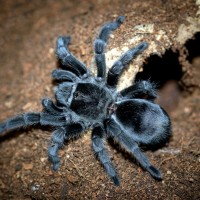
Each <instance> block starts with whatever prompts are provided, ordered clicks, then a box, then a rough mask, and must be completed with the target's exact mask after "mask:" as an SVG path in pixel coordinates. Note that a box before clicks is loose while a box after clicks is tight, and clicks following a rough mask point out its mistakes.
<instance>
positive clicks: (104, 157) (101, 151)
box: [92, 126, 120, 186]
mask: <svg viewBox="0 0 200 200" xmlns="http://www.w3.org/2000/svg"><path fill="white" fill-rule="evenodd" d="M92 147H93V150H94V152H95V154H96V155H97V158H98V159H99V161H100V162H101V164H102V165H103V167H104V169H105V170H106V172H107V174H108V175H109V176H110V177H111V179H112V181H113V182H114V183H115V185H117V186H118V185H119V184H120V182H119V178H118V175H117V173H116V170H115V168H114V166H113V165H112V163H111V160H110V158H109V155H108V153H107V151H106V149H105V146H104V142H103V129H102V128H101V127H100V126H97V127H95V128H94V129H93V131H92Z"/></svg>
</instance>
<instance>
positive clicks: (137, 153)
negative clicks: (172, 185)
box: [107, 118, 162, 180]
mask: <svg viewBox="0 0 200 200" xmlns="http://www.w3.org/2000/svg"><path fill="white" fill-rule="evenodd" d="M107 131H108V132H109V133H110V134H111V136H112V137H113V138H114V139H115V140H116V141H117V142H118V143H119V144H120V145H121V146H122V147H123V148H125V149H126V151H127V152H129V153H131V154H132V155H134V157H135V159H136V160H137V161H138V162H139V163H140V165H141V166H142V168H143V169H145V170H147V171H148V172H149V173H150V174H151V176H152V177H153V178H155V179H156V180H162V176H161V172H160V171H159V170H158V169H157V168H156V167H155V166H153V165H152V164H151V163H150V161H149V159H148V158H147V157H146V156H145V154H144V153H143V152H142V151H141V150H140V148H139V146H138V144H137V143H136V142H135V138H134V135H131V134H129V133H128V132H126V130H125V129H123V127H122V126H121V125H120V124H119V123H118V122H117V120H116V119H115V118H113V119H111V120H109V121H108V122H107Z"/></svg>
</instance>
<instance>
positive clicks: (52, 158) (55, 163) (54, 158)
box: [49, 155, 60, 172]
mask: <svg viewBox="0 0 200 200" xmlns="http://www.w3.org/2000/svg"><path fill="white" fill-rule="evenodd" d="M49 160H50V161H51V163H52V164H53V170H54V171H55V172H56V171H58V168H59V164H60V158H59V157H58V156H52V155H49Z"/></svg>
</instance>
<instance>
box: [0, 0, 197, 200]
mask: <svg viewBox="0 0 200 200" xmlns="http://www.w3.org/2000/svg"><path fill="white" fill-rule="evenodd" d="M94 2H95V1H92V0H85V1H78V0H73V1H64V0H61V1H53V0H44V1H26V0H16V1H12V0H4V1H1V7H0V24H1V27H0V46H1V48H0V113H1V115H0V121H3V120H5V119H6V118H7V117H10V116H13V115H16V114H18V113H23V112H27V111H40V110H41V105H40V100H41V98H42V97H45V96H50V97H53V87H54V86H53V84H52V80H51V76H50V74H51V71H52V70H53V69H54V68H55V67H56V66H57V61H56V58H55V55H54V47H55V42H56V38H57V36H58V35H72V36H73V41H72V44H71V45H70V50H71V51H72V52H73V53H74V54H75V55H76V56H77V57H78V58H79V59H80V60H82V61H83V62H85V63H86V64H87V65H88V66H89V65H90V64H91V63H92V56H93V45H92V42H93V40H94V38H95V36H96V35H97V33H98V30H99V28H100V26H101V25H102V24H104V23H105V22H107V21H111V20H114V19H115V18H116V17H117V16H118V15H125V16H126V22H125V23H124V24H123V25H122V26H121V27H120V29H119V30H117V31H115V32H114V33H113V34H112V36H111V38H110V40H109V45H108V53H107V56H108V59H112V57H114V56H113V52H114V54H121V52H122V51H124V50H126V49H127V48H128V47H131V46H133V45H135V44H137V43H138V42H139V41H141V40H145V41H147V42H148V43H149V48H148V50H147V51H145V53H144V54H143V55H141V56H140V57H139V58H137V59H136V60H135V61H134V62H133V65H131V66H130V68H129V69H128V71H127V73H126V75H125V77H124V78H122V80H121V83H122V84H121V85H120V86H119V87H124V86H125V85H128V84H130V79H132V78H133V74H134V73H136V71H138V70H139V71H142V70H143V73H141V72H140V73H138V74H137V77H140V78H141V77H144V78H146V77H149V76H151V77H152V79H153V80H154V81H160V84H161V86H162V87H161V90H160V98H159V100H158V102H159V103H160V104H161V105H162V106H163V107H165V108H166V109H167V111H168V112H169V114H170V116H171V118H172V124H173V137H172V138H171V140H170V142H169V144H168V145H167V146H166V147H164V148H162V149H159V150H157V151H155V152H151V151H148V152H146V154H147V155H148V156H149V158H150V160H151V161H152V163H153V164H154V165H155V166H157V167H158V168H160V169H161V171H162V173H163V181H162V182H157V181H155V180H153V179H152V178H151V177H150V176H149V174H148V173H147V172H144V171H143V170H142V169H141V168H140V167H139V166H138V165H137V164H136V163H134V160H133V159H132V158H131V157H130V156H129V155H127V154H125V153H124V152H119V151H118V150H117V149H115V148H114V146H113V145H108V146H109V147H110V148H109V152H110V154H111V155H112V157H111V158H112V160H113V163H114V165H115V166H116V167H117V169H118V172H119V175H120V177H121V186H120V187H115V186H114V185H113V184H112V182H110V180H109V178H108V177H107V175H106V174H105V172H104V170H103V169H102V167H101V166H100V164H99V163H98V161H97V160H96V159H95V157H94V156H93V152H92V149H91V144H90V132H88V134H87V135H86V136H84V137H82V138H80V139H79V140H76V141H71V142H69V143H68V144H67V145H66V146H65V148H63V150H61V151H60V157H61V158H62V161H61V166H60V169H59V172H58V173H53V171H52V170H51V165H50V163H49V162H48V159H47V147H48V144H49V140H50V135H51V131H50V130H43V129H42V130H41V129H29V130H22V131H21V130H20V131H14V132H12V133H10V134H6V135H4V136H3V137H1V138H0V172H1V173H0V199H2V200H3V199H6V200H7V199H71V200H72V199H181V200H182V199H190V200H192V199H200V192H199V191H200V146H199V144H200V90H199V88H198V87H197V86H198V80H199V76H200V49H199V45H197V44H200V20H199V15H200V12H199V8H198V6H197V4H195V1H193V0H187V1H182V0H173V1H172V0H168V1H161V0H152V1H141V0H135V1H134V3H133V1H128V0H125V1H124V0H123V1H122V0H117V1H106V0H99V1H96V3H94ZM197 3H199V5H200V2H199V1H197ZM197 32H198V33H197ZM119 46H120V48H118V47H119ZM159 55H162V56H161V57H159ZM108 63H110V61H108ZM142 65H143V66H144V67H143V68H142V67H139V66H142ZM134 67H135V68H134ZM134 69H135V71H134Z"/></svg>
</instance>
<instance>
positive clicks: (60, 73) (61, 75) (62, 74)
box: [52, 69, 79, 82]
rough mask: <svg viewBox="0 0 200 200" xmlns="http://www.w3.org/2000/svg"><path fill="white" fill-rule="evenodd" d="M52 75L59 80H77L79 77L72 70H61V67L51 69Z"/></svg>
mask: <svg viewBox="0 0 200 200" xmlns="http://www.w3.org/2000/svg"><path fill="white" fill-rule="evenodd" d="M52 77H53V78H54V79H56V80H60V81H70V82H77V81H78V80H79V78H78V77H77V76H76V74H74V73H73V72H70V71H66V70H62V69H55V70H53V72H52Z"/></svg>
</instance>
